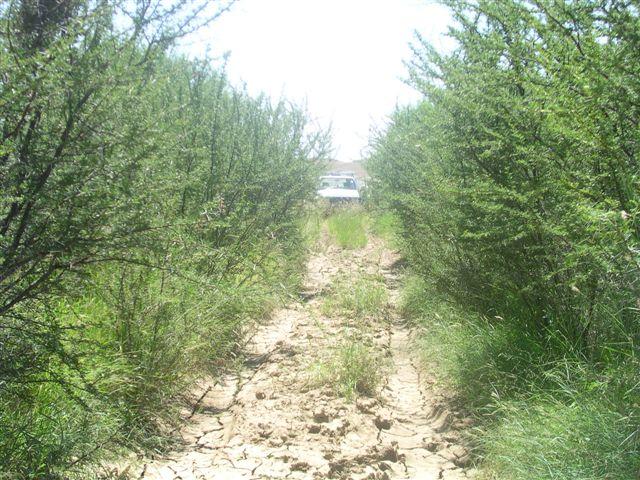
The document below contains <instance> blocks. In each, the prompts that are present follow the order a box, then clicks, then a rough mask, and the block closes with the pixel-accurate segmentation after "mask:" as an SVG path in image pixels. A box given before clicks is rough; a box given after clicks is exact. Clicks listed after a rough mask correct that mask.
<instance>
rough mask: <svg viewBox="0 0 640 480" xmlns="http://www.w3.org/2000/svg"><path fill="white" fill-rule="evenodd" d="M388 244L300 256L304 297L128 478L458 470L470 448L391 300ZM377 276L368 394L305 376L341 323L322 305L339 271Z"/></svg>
mask: <svg viewBox="0 0 640 480" xmlns="http://www.w3.org/2000/svg"><path fill="white" fill-rule="evenodd" d="M396 261H397V258H396V256H395V254H394V253H393V252H391V251H389V250H388V249H386V248H385V247H384V245H383V244H382V243H381V242H379V241H377V240H376V239H373V240H371V241H370V242H369V245H368V246H367V247H365V248H363V249H361V250H358V251H355V252H346V251H342V250H340V249H338V248H336V247H333V246H330V247H327V248H326V250H325V251H324V252H321V253H317V254H315V255H313V257H312V258H311V259H310V261H309V265H308V274H307V284H306V289H305V292H304V294H303V298H304V300H303V301H301V302H300V303H294V304H292V305H290V306H289V307H287V308H285V309H281V310H279V311H278V312H276V314H275V315H274V316H273V317H272V319H271V320H270V321H269V322H268V323H266V324H264V325H262V326H260V327H259V328H258V329H257V330H256V332H255V334H254V335H253V337H252V338H251V339H250V340H249V341H248V344H247V347H246V356H245V361H244V365H243V367H242V368H241V369H240V372H239V373H237V374H229V375H227V376H225V377H223V378H221V379H219V380H218V381H217V383H216V384H213V385H206V386H205V388H204V389H203V393H202V395H200V396H199V399H198V402H197V405H196V406H195V407H194V412H195V413H193V415H191V418H190V419H189V421H188V422H187V424H186V426H185V427H184V429H183V430H182V431H181V436H182V440H183V447H182V448H181V449H180V450H177V451H175V452H172V453H171V454H169V455H167V456H164V457H162V458H156V459H146V460H144V461H143V462H142V463H141V464H140V466H139V468H137V470H136V471H135V475H134V476H133V478H140V479H147V480H156V479H158V480H160V479H162V480H165V479H167V480H177V479H181V480H191V479H268V478H273V479H276V478H289V479H322V478H336V479H389V480H390V479H425V480H427V479H441V478H442V479H460V478H469V477H471V473H470V471H467V470H466V469H465V468H464V467H465V465H466V463H467V452H466V451H465V449H464V448H463V447H462V446H460V445H459V444H458V436H457V434H456V433H455V430H454V429H452V428H451V424H452V421H451V419H452V416H451V415H450V414H449V413H448V412H447V410H446V409H443V408H442V407H440V408H439V407H438V405H441V402H440V401H439V400H438V398H437V397H436V396H435V395H434V394H433V393H431V392H430V390H429V385H428V382H426V381H424V379H422V378H421V374H420V369H419V368H418V366H416V364H415V363H414V357H415V355H413V354H412V352H411V344H412V332H411V331H410V330H409V329H408V328H407V327H406V326H405V325H404V324H403V323H402V321H401V319H399V318H398V316H397V314H396V312H395V309H394V304H395V302H396V297H397V283H398V282H397V278H396V273H395V272H394V269H393V265H394V262H396ZM361 274H378V275H382V276H383V277H384V279H385V283H386V285H387V288H388V290H389V294H390V295H389V296H390V299H391V300H390V303H391V306H390V308H389V309H387V310H386V311H385V314H384V315H381V317H382V318H379V319H372V320H371V322H370V325H369V326H368V329H367V331H368V333H367V334H368V335H370V337H371V340H372V342H373V343H374V344H375V345H376V346H377V348H379V349H380V351H381V352H383V354H384V356H385V357H386V358H387V359H388V365H389V366H388V368H387V369H386V370H385V381H384V383H383V386H382V388H381V390H380V392H379V394H378V395H377V397H376V398H363V397H361V398H358V399H357V400H356V401H347V400H345V399H342V398H339V397H336V396H335V394H334V392H333V390H332V389H331V388H330V386H324V387H322V386H320V387H317V386H313V385H312V384H310V382H309V376H310V375H309V372H310V366H311V365H312V364H313V362H314V361H315V360H316V359H317V358H318V355H319V354H321V352H323V351H326V350H327V349H330V348H331V347H332V346H333V345H335V344H336V342H338V341H340V336H342V335H344V332H345V328H348V324H349V319H345V318H339V317H336V318H333V317H328V316H325V315H323V314H322V313H321V309H320V305H321V303H322V301H323V296H324V294H325V293H326V291H327V289H328V288H329V287H330V286H331V284H332V281H333V280H335V279H336V278H337V277H338V276H340V275H350V276H354V277H355V276H357V275H361Z"/></svg>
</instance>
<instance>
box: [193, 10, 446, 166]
mask: <svg viewBox="0 0 640 480" xmlns="http://www.w3.org/2000/svg"><path fill="white" fill-rule="evenodd" d="M449 22H450V17H449V15H448V13H447V11H446V9H445V8H444V7H442V6H440V5H436V4H435V3H433V2H431V1H428V0H239V1H238V2H237V4H236V5H235V6H234V7H233V9H232V11H231V12H229V13H227V14H225V15H224V16H222V17H221V18H220V19H219V20H217V21H216V22H215V23H214V24H212V25H211V26H210V27H208V28H206V29H205V30H203V31H201V32H199V33H198V34H197V35H196V36H195V37H192V38H190V39H189V43H188V44H185V45H183V47H182V50H184V51H187V52H189V54H190V55H193V56H200V55H203V54H204V52H205V51H207V49H209V52H210V55H212V56H214V57H215V56H220V55H222V54H223V53H224V52H226V51H229V52H231V56H230V58H229V61H228V66H227V71H228V74H229V77H230V79H231V81H232V82H234V83H236V84H237V83H240V82H245V83H246V84H247V88H248V90H249V91H250V92H252V93H259V92H265V93H267V94H268V95H269V96H271V97H273V98H279V97H280V96H282V95H284V96H286V97H287V98H289V99H292V100H294V101H296V102H298V103H306V105H307V108H308V110H309V113H310V114H311V116H312V117H313V118H314V119H316V121H317V122H319V124H320V125H323V126H326V125H329V124H331V125H332V131H333V134H334V135H333V138H334V147H335V150H334V157H335V158H337V159H339V160H343V161H348V160H356V159H360V158H361V156H362V152H363V149H364V148H365V147H366V145H367V140H368V136H369V131H370V128H371V127H372V126H376V125H378V126H379V125H381V124H383V123H384V120H385V117H386V116H387V115H388V114H389V113H391V111H392V110H393V108H394V106H395V105H396V104H398V103H399V104H406V103H409V102H413V101H415V100H416V99H417V98H418V96H417V94H416V93H415V92H414V91H413V90H412V89H411V88H410V87H408V86H406V85H405V84H404V83H403V81H402V80H403V78H406V69H405V67H404V65H403V60H407V59H409V58H410V49H409V42H411V41H412V39H413V32H414V31H415V30H417V31H419V32H420V33H421V35H423V36H424V37H425V38H427V39H429V40H430V41H431V42H432V43H433V44H434V45H435V46H436V47H437V48H447V46H449V45H450V42H448V41H447V40H448V39H447V38H446V37H444V35H443V34H444V33H445V32H446V29H447V25H448V23H449Z"/></svg>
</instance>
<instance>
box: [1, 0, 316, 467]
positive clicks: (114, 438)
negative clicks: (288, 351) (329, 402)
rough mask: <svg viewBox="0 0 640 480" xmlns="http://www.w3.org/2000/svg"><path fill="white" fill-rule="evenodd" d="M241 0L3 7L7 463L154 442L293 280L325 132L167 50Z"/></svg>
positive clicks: (28, 0) (56, 463) (77, 463)
mask: <svg viewBox="0 0 640 480" xmlns="http://www.w3.org/2000/svg"><path fill="white" fill-rule="evenodd" d="M188 7H191V8H192V10H187V8H188ZM227 7H228V5H227V4H226V3H224V2H220V3H217V4H212V3H211V2H201V3H197V2H176V3H175V4H172V5H170V4H169V3H167V2H151V3H150V2H117V1H116V2H90V1H75V2H54V1H45V0H24V1H19V2H12V3H10V4H0V26H1V30H2V32H3V35H2V36H0V72H2V73H0V135H1V136H0V140H1V141H0V191H1V192H2V194H1V195H0V472H1V473H2V474H5V475H8V476H10V477H11V478H14V477H16V478H56V476H58V475H61V474H62V472H65V471H67V474H71V473H73V472H74V471H76V470H77V469H80V468H83V465H85V464H86V463H87V462H88V461H90V460H91V459H92V458H94V457H95V455H96V453H104V452H105V451H109V450H110V448H111V447H113V446H114V445H116V444H119V445H129V446H131V445H136V444H137V445H140V444H146V445H154V446H157V443H158V441H160V437H158V436H156V435H154V434H158V433H160V432H161V430H162V427H163V426H166V425H167V424H168V422H170V421H171V420H172V418H174V415H173V414H174V413H175V410H176V409H175V408H174V407H175V402H174V399H175V397H176V395H177V394H179V393H180V392H182V391H184V387H185V386H186V385H187V384H188V382H189V381H190V380H192V379H193V377H194V376H197V375H202V374H205V373H207V372H214V371H215V369H216V368H217V367H219V366H220V365H221V362H223V361H224V359H225V358H229V357H230V354H231V353H232V351H233V350H234V349H235V348H236V345H237V342H238V341H239V340H240V337H241V335H242V332H243V330H244V329H245V328H246V326H247V321H248V320H250V319H259V318H261V317H262V316H264V315H265V314H266V313H267V312H268V310H269V308H270V306H272V305H273V303H274V302H275V301H276V300H277V295H278V293H279V291H280V290H282V289H283V288H285V289H286V288H289V287H291V286H292V285H293V284H295V282H296V279H297V278H298V274H299V271H300V265H301V254H302V253H303V251H302V236H301V233H300V229H299V226H300V225H301V224H302V222H301V221H300V219H301V216H302V215H303V204H304V202H305V201H306V200H307V199H308V198H309V197H310V196H311V195H312V194H313V191H314V187H315V180H316V178H317V172H318V169H319V164H320V159H322V158H323V155H324V151H325V148H326V136H325V135H324V133H322V132H317V133H314V132H312V131H311V130H309V128H308V126H307V122H306V114H305V112H304V111H302V110H301V109H299V108H298V107H296V106H295V105H290V104H288V103H287V102H286V101H280V102H277V103H275V104H274V103H272V102H271V101H270V100H269V99H267V98H264V97H260V98H253V97H251V96H249V95H248V94H247V93H246V92H245V91H243V90H242V89H237V88H233V87H232V86H230V85H229V84H228V83H227V82H226V80H225V75H224V66H220V67H218V68H216V67H215V66H214V63H215V62H211V61H209V60H193V61H192V60H187V59H184V58H180V57H178V56H177V55H174V54H171V53H170V52H169V51H168V50H167V48H168V47H169V46H170V45H171V42H172V41H173V40H174V39H175V38H177V37H178V36H180V35H182V34H184V33H186V32H188V31H190V30H191V29H193V28H195V27H197V24H195V22H196V21H198V22H200V23H205V22H207V21H209V20H210V19H211V18H213V17H215V16H217V15H219V14H220V13H221V12H223V11H224V10H225V9H226V8H227ZM212 9H214V10H213V11H212ZM274 285H275V286H276V287H274ZM172 405H174V407H172ZM79 475H81V477H82V478H86V475H88V474H87V473H86V472H85V473H82V474H79Z"/></svg>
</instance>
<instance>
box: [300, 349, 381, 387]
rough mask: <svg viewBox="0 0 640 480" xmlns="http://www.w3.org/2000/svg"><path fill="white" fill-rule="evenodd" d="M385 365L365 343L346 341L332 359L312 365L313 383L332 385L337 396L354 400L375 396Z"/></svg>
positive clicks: (316, 384) (330, 356) (311, 378)
mask: <svg viewBox="0 0 640 480" xmlns="http://www.w3.org/2000/svg"><path fill="white" fill-rule="evenodd" d="M382 369H383V362H382V359H381V358H380V356H379V354H378V353H377V352H376V351H375V350H374V349H373V348H372V347H370V346H368V345H366V344H365V343H364V342H363V341H361V340H355V339H351V340H346V341H344V342H343V343H341V344H340V345H338V346H337V347H336V348H335V349H334V350H332V352H331V353H330V355H329V357H328V358H327V359H326V360H324V361H319V362H317V363H315V364H314V365H312V369H311V375H310V383H311V384H312V385H314V386H319V385H329V386H330V387H331V388H332V389H333V391H334V392H335V393H336V395H339V396H342V397H344V398H346V399H347V400H353V399H354V398H355V397H357V396H359V395H364V396H369V397H371V396H374V395H375V394H376V392H377V389H378V386H379V384H380V380H381V371H382Z"/></svg>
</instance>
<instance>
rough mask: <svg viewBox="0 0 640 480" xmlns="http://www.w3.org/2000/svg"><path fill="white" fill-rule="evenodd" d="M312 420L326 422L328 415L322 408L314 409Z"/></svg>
mask: <svg viewBox="0 0 640 480" xmlns="http://www.w3.org/2000/svg"><path fill="white" fill-rule="evenodd" d="M313 420H314V421H315V422H316V423H327V422H328V421H329V415H327V412H326V410H325V409H324V408H321V409H319V410H316V411H315V412H313Z"/></svg>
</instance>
